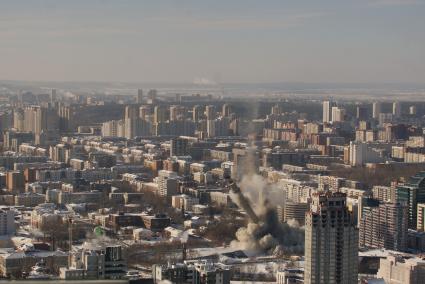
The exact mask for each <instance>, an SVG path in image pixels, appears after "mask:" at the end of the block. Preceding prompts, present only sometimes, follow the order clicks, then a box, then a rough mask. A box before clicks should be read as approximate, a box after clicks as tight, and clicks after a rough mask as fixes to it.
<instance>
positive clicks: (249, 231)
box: [230, 175, 304, 254]
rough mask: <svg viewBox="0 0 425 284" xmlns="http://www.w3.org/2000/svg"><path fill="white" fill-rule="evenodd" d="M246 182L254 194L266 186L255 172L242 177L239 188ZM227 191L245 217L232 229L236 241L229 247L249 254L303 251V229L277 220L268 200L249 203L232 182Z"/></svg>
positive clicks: (274, 209)
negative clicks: (246, 217) (241, 223)
mask: <svg viewBox="0 0 425 284" xmlns="http://www.w3.org/2000/svg"><path fill="white" fill-rule="evenodd" d="M247 179H249V181H247ZM246 183H249V188H255V189H256V190H257V194H258V193H259V192H260V191H265V192H266V191H267V190H266V188H267V187H268V185H267V183H266V181H265V180H264V178H262V177H261V176H259V175H249V176H245V177H244V178H243V179H242V181H241V183H240V185H241V186H242V190H244V184H246ZM244 192H245V191H244ZM230 193H231V194H230V197H231V198H232V200H233V202H235V203H236V204H237V205H238V206H239V208H241V209H242V210H244V211H245V212H246V213H247V215H248V218H249V222H248V224H247V226H246V227H242V228H239V230H238V231H237V232H236V240H234V241H233V242H232V243H231V245H232V246H234V247H237V248H240V249H244V250H248V251H250V252H253V253H273V254H282V253H302V252H303V250H304V231H303V230H302V229H301V228H299V227H298V226H297V224H288V223H283V224H282V223H280V222H279V220H278V216H277V212H276V208H275V207H273V206H272V204H271V203H270V202H268V200H267V198H264V199H263V201H259V202H257V203H255V204H253V203H252V200H251V201H250V199H249V198H248V197H246V196H245V195H244V194H243V193H242V191H241V189H240V188H239V187H238V186H237V185H236V184H234V183H232V184H230ZM256 200H258V199H256ZM254 208H255V210H256V211H254ZM256 212H257V213H256Z"/></svg>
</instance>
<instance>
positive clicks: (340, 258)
mask: <svg viewBox="0 0 425 284" xmlns="http://www.w3.org/2000/svg"><path fill="white" fill-rule="evenodd" d="M312 196H313V197H312V204H311V208H310V211H309V212H307V213H306V224H305V273H304V283H306V284H316V283H317V284H319V283H320V284H322V283H323V284H324V283H326V284H336V283H341V284H342V283H344V284H356V283H358V280H357V273H358V272H357V269H358V268H357V267H358V241H359V233H358V230H357V228H356V223H355V216H354V215H353V213H352V212H350V211H349V210H348V208H347V205H346V196H345V194H343V193H340V192H335V193H332V192H327V193H323V192H321V193H314V194H313V195H312Z"/></svg>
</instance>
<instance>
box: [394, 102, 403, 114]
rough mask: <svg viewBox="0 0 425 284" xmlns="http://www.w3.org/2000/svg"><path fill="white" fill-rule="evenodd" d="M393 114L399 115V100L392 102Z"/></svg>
mask: <svg viewBox="0 0 425 284" xmlns="http://www.w3.org/2000/svg"><path fill="white" fill-rule="evenodd" d="M393 115H394V116H395V117H400V116H401V104H400V102H393Z"/></svg>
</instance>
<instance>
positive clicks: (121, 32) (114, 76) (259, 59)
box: [0, 0, 425, 83]
mask: <svg viewBox="0 0 425 284" xmlns="http://www.w3.org/2000/svg"><path fill="white" fill-rule="evenodd" d="M0 80H49V81H50V80H52V81H80V80H82V81H123V82H193V81H200V82H203V83H208V82H290V81H299V82H394V81H395V82H417V83H425V0H347V1H341V0H337V1H325V0H320V1H317V0H311V1H302V0H296V1H293V0H291V1H289V0H288V1H284V0H276V1H268V0H261V1H260V0H255V1H249V0H239V1H236V0H235V1H232V0H222V1H221V0H211V1H202V0H197V1H196V0H195V1H184V0H176V1H162V0H149V1H148V0H146V1H143V0H134V1H125V0H115V1H112V0H111V1H107V0H105V1H94V0H91V1H90V0H81V1H78V0H70V1H60V0H52V1H41V0H40V1H35V0H33V1H31V0H28V1H16V0H10V1H3V0H0Z"/></svg>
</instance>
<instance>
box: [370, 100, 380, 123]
mask: <svg viewBox="0 0 425 284" xmlns="http://www.w3.org/2000/svg"><path fill="white" fill-rule="evenodd" d="M380 113H381V103H380V102H374V103H373V105H372V117H373V118H374V119H378V118H379V114H380Z"/></svg>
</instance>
